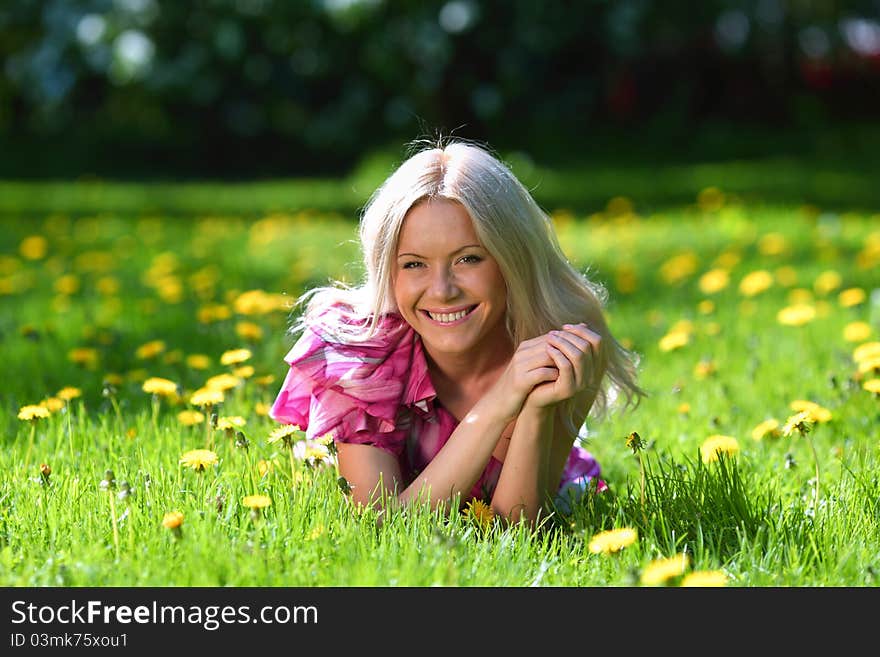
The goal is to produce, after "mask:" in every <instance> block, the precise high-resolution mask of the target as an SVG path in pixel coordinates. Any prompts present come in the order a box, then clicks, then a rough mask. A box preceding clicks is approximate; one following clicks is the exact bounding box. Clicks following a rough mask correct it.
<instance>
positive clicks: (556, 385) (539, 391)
mask: <svg viewBox="0 0 880 657" xmlns="http://www.w3.org/2000/svg"><path fill="white" fill-rule="evenodd" d="M601 342H602V338H601V336H600V335H599V334H598V333H595V332H594V331H591V330H590V329H589V328H587V325H586V324H566V325H564V326H563V327H562V329H561V330H554V331H550V332H548V333H545V334H544V335H539V336H538V337H536V338H532V339H530V340H524V341H523V342H522V343H520V345H519V347H517V349H516V351H515V352H514V354H513V358H511V361H510V363H509V364H508V366H507V369H506V371H505V373H504V375H503V376H502V380H503V381H504V384H505V385H506V386H509V387H508V392H509V393H512V394H510V395H509V396H508V397H507V398H508V399H509V400H510V401H511V402H516V401H518V402H519V407H518V408H517V409H516V412H515V413H513V415H516V414H518V413H519V410H520V409H521V408H523V407H526V406H527V407H532V408H545V407H548V406H553V405H555V404H558V403H560V402H562V401H565V400H566V399H571V398H572V397H574V396H575V395H577V394H578V393H579V392H582V391H583V390H585V389H587V388H589V387H591V386H593V385H595V382H594V377H595V374H596V368H597V366H598V354H599V347H600V345H601Z"/></svg>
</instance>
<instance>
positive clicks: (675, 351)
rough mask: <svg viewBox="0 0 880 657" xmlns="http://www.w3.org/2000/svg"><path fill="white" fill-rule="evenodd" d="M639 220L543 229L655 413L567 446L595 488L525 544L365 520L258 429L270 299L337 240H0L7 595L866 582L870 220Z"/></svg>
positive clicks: (738, 210)
mask: <svg viewBox="0 0 880 657" xmlns="http://www.w3.org/2000/svg"><path fill="white" fill-rule="evenodd" d="M639 206H640V203H639V199H638V197H637V195H632V196H631V197H630V196H615V197H612V198H609V199H608V201H607V203H606V204H605V206H604V207H603V209H601V211H598V212H593V213H590V214H579V213H576V212H574V211H572V210H569V209H566V208H565V207H554V208H550V210H551V213H552V216H553V220H554V223H555V224H556V226H557V229H558V232H559V237H560V242H561V244H562V247H563V249H564V250H565V252H566V253H567V254H568V256H569V257H570V258H571V260H572V261H573V262H574V263H576V264H577V265H578V266H579V267H582V268H584V269H589V271H590V273H591V275H593V276H594V277H595V278H597V279H598V280H600V281H601V282H603V283H604V284H606V285H607V287H608V289H609V292H610V303H609V306H608V313H609V317H610V323H611V327H612V330H613V331H614V332H615V334H616V336H617V337H618V339H619V340H620V341H621V342H622V343H623V344H625V345H626V346H628V347H629V348H631V349H633V350H635V351H636V352H637V353H638V354H640V356H641V372H642V375H641V377H642V378H641V381H642V384H643V385H644V387H645V388H647V389H648V391H649V392H650V396H649V397H648V398H646V399H645V400H644V401H643V402H642V404H641V405H640V406H639V407H638V408H637V409H635V410H634V411H632V412H629V413H625V414H615V415H612V416H611V417H609V418H607V419H605V420H602V421H597V420H590V421H589V423H588V428H589V436H588V441H587V446H588V448H589V449H590V450H591V451H592V452H593V453H594V454H595V455H596V456H597V458H598V459H599V462H600V463H601V464H602V467H603V474H602V478H603V480H605V481H606V482H607V484H608V490H606V491H603V492H599V493H595V494H593V495H592V496H590V497H588V498H587V499H586V500H585V501H584V502H583V503H582V504H580V505H577V506H575V508H574V509H573V510H572V511H571V513H569V514H562V513H556V514H554V515H552V516H550V517H548V518H547V519H546V522H545V523H544V524H543V526H542V527H541V528H540V529H539V530H537V531H535V532H532V531H529V530H528V529H527V528H526V527H525V526H513V527H507V526H505V525H504V524H503V523H500V522H498V519H496V518H494V517H493V516H492V514H491V513H488V512H487V510H486V509H483V508H481V507H477V506H473V505H471V506H470V507H468V508H467V509H466V510H465V511H464V512H462V513H458V512H455V513H451V514H450V515H449V517H446V516H445V515H444V514H443V512H442V510H440V511H436V512H432V511H430V510H427V509H423V508H413V509H410V510H409V511H407V512H406V513H395V514H391V515H389V516H388V517H387V518H384V521H383V522H382V523H378V522H377V518H376V514H375V512H373V511H364V512H356V511H355V510H354V509H353V508H352V507H351V505H350V504H349V501H348V497H347V494H346V490H345V482H344V481H343V482H340V481H339V480H338V473H337V472H336V468H335V465H334V461H333V454H332V451H328V450H327V446H326V445H322V444H320V443H315V444H308V445H307V444H306V443H304V442H303V435H302V432H300V431H299V430H298V428H296V427H286V428H284V427H282V428H280V427H278V425H276V424H275V423H274V422H272V421H271V420H270V419H269V418H268V417H267V414H266V413H267V410H268V407H269V405H270V404H271V402H272V400H273V399H274V395H275V393H276V392H277V390H278V387H279V385H280V383H281V380H282V379H283V376H284V375H285V373H286V371H285V367H286V366H285V364H284V362H283V357H284V354H285V353H286V351H287V350H288V349H289V348H290V346H291V344H292V340H291V337H290V336H289V335H288V334H287V333H286V330H287V327H288V326H289V323H290V319H291V318H290V316H289V309H290V302H291V301H292V300H293V299H294V298H296V297H297V296H298V295H299V294H300V293H301V292H302V291H304V290H305V289H308V288H309V287H311V286H313V285H316V284H323V283H325V282H327V281H328V280H330V279H331V278H344V279H347V280H349V281H353V280H356V279H357V277H358V276H359V273H360V268H359V267H360V266H359V263H358V257H359V256H358V252H357V247H356V244H355V242H354V240H355V237H356V224H355V223H354V221H352V217H350V216H349V217H346V216H345V215H344V214H342V213H336V212H331V211H329V210H322V209H319V208H317V207H316V208H314V209H311V210H308V211H290V212H287V211H281V210H279V211H276V212H271V213H266V214H265V215H261V216H258V217H248V216H246V215H241V216H239V215H235V214H228V215H226V214H224V215H222V216H221V215H218V216H207V215H199V216H196V217H194V218H182V217H179V216H170V215H164V214H155V213H148V212H145V213H139V214H120V213H106V214H97V213H96V214H89V215H85V216H68V215H65V214H60V213H53V214H47V215H44V216H40V217H38V218H36V219H29V220H25V219H21V218H17V217H16V216H14V215H9V216H6V218H4V219H2V226H0V228H2V231H0V308H2V313H0V335H2V342H0V356H2V359H3V363H4V371H5V373H6V375H7V381H6V385H5V387H4V389H5V393H4V397H3V404H2V406H0V426H2V427H3V428H4V432H3V438H2V440H3V450H0V583H2V584H4V585H12V586H24V585H72V586H85V585H88V586H91V585H159V586H162V585H196V586H198V585H209V586H215V585H234V586H244V585H267V586H338V585H367V586H373V585H378V586H386V585H391V586H410V585H415V586H423V585H424V586H427V585H447V586H528V585H549V586H595V585H600V586H602V585H610V586H640V585H645V586H648V585H650V586H653V585H666V586H677V585H707V586H708V585H719V584H721V585H727V586H779V585H805V586H819V585H831V586H836V585H841V586H844V585H845V586H862V585H876V580H875V577H876V576H875V570H874V569H875V565H874V564H876V563H877V560H878V557H880V548H878V547H877V546H878V545H880V535H878V523H877V517H878V516H877V513H878V508H880V507H878V500H880V484H878V480H877V477H876V475H875V473H876V472H877V469H878V450H880V444H878V443H880V434H878V430H877V427H878V426H880V393H878V392H877V391H876V384H871V383H870V382H871V381H876V379H877V378H878V375H880V343H878V340H880V289H878V280H880V276H878V272H880V227H878V226H880V222H878V221H877V219H878V216H877V215H872V214H866V213H863V212H858V211H855V210H854V211H852V212H848V213H842V214H841V213H835V212H830V211H826V210H823V209H822V208H819V207H816V206H813V205H807V204H805V205H802V206H793V207H786V206H765V205H760V204H752V203H747V202H745V201H744V200H743V199H742V198H740V197H739V196H738V195H735V194H731V193H728V192H725V191H724V190H723V189H720V188H719V187H714V186H713V187H706V188H705V189H703V190H702V191H701V192H700V193H699V194H697V195H695V196H694V197H693V199H691V201H690V202H688V203H687V204H685V205H682V206H681V207H678V208H673V209H670V210H668V211H664V212H663V213H662V214H653V213H645V214H642V210H640V207H639ZM37 409H39V410H37ZM633 434H635V435H636V436H637V437H638V448H637V449H636V448H635V447H634V445H635V443H634V438H633ZM615 532H618V533H617V534H615ZM619 532H624V535H625V537H626V541H624V542H625V543H626V544H625V545H623V543H614V541H613V540H612V539H614V537H615V536H620V535H621V534H620V533H619ZM609 536H610V537H611V538H608V537H609ZM609 540H612V543H613V548H614V549H611V548H608V549H605V547H603V546H605V545H611V544H612V543H607V541H609ZM603 541H605V542H603ZM618 545H619V546H620V547H617V546H618ZM594 546H599V547H597V548H596V547H594ZM682 555H683V556H682Z"/></svg>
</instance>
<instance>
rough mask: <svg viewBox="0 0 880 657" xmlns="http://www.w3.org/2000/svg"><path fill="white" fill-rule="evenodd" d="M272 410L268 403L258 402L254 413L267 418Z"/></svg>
mask: <svg viewBox="0 0 880 657" xmlns="http://www.w3.org/2000/svg"><path fill="white" fill-rule="evenodd" d="M270 408H271V407H270V406H269V404H267V403H266V402H257V403H256V404H255V405H254V413H256V414H257V415H262V416H264V417H265V416H267V415H269V410H270Z"/></svg>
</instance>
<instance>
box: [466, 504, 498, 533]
mask: <svg viewBox="0 0 880 657" xmlns="http://www.w3.org/2000/svg"><path fill="white" fill-rule="evenodd" d="M464 513H465V515H466V516H467V517H468V518H470V519H471V520H473V521H474V522H475V523H476V524H477V525H478V526H479V527H480V529H482V530H484V531H485V530H486V529H488V528H489V526H490V525H491V524H492V521H493V520H494V519H495V510H494V509H493V508H492V507H491V506H489V505H488V504H486V503H485V502H484V501H483V500H481V499H477V498H474V499H472V500H471V501H470V502H468V505H467V508H466V509H465V510H464Z"/></svg>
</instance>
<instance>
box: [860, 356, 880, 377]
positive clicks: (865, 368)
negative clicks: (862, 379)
mask: <svg viewBox="0 0 880 657" xmlns="http://www.w3.org/2000/svg"><path fill="white" fill-rule="evenodd" d="M867 372H880V355H877V356H871V357H870V358H865V359H864V360H861V361H859V373H860V374H866V373H867Z"/></svg>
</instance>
